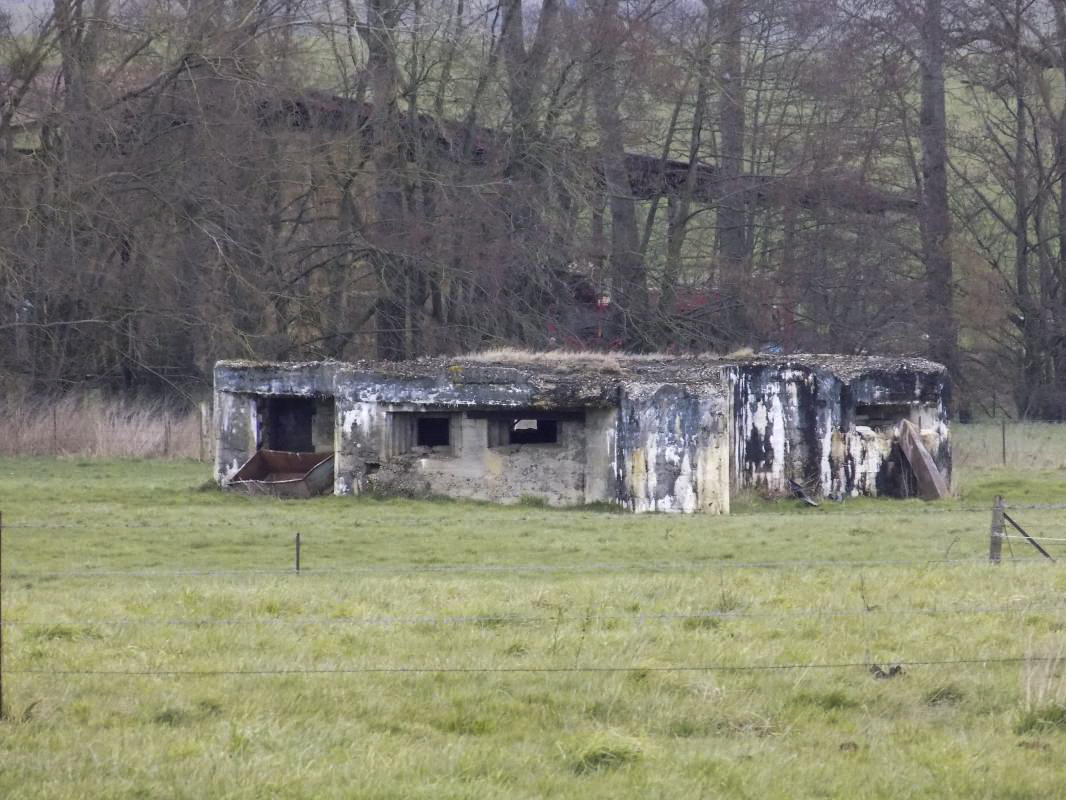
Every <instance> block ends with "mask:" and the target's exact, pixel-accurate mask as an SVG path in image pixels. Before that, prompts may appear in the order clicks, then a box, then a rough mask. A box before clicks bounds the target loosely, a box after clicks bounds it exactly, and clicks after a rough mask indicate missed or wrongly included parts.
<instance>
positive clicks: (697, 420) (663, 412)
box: [617, 383, 730, 514]
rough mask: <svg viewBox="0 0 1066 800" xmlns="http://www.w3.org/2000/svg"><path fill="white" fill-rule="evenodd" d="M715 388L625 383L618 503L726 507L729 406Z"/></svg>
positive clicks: (645, 507)
mask: <svg viewBox="0 0 1066 800" xmlns="http://www.w3.org/2000/svg"><path fill="white" fill-rule="evenodd" d="M716 389H717V387H716V386H712V385H705V386H701V387H698V388H693V387H680V386H671V385H658V384H637V383H630V384H626V385H625V387H624V392H623V396H622V401H621V410H620V420H619V426H618V427H619V431H618V451H617V452H618V457H617V464H618V479H617V480H618V486H619V489H620V499H621V501H622V503H623V504H624V505H626V507H628V508H629V509H631V510H633V511H682V512H690V513H691V512H694V511H703V512H709V513H716V514H728V513H729V417H730V405H729V398H728V394H726V393H725V392H722V391H720V390H716Z"/></svg>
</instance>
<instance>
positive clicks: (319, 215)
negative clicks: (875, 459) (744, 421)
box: [0, 0, 1066, 419]
mask: <svg viewBox="0 0 1066 800" xmlns="http://www.w3.org/2000/svg"><path fill="white" fill-rule="evenodd" d="M3 7H4V4H2V3H0V9H2V8H3ZM1064 86H1066V0H703V2H698V0H539V2H537V1H536V0H524V1H523V0H499V2H489V1H488V0H40V2H38V3H36V4H33V3H30V4H29V5H27V6H22V5H20V6H19V7H18V8H17V9H16V8H14V7H13V6H12V7H11V8H9V10H8V11H7V12H3V11H0V387H2V390H3V391H4V392H5V393H6V394H7V395H8V396H9V397H11V396H13V395H19V396H24V395H26V394H32V393H39V392H62V391H70V390H76V389H88V388H93V389H97V388H99V389H105V390H108V391H119V392H126V393H153V394H159V393H163V394H170V395H174V396H181V397H188V398H191V397H195V396H198V395H201V394H202V393H203V392H204V389H205V387H206V386H207V385H208V384H209V382H210V369H211V365H212V363H213V361H214V360H215V359H217V358H234V357H241V358H244V357H247V358H265V359H311V358H316V359H317V358H341V359H348V360H355V359H362V358H386V359H399V358H406V357H413V356H417V355H422V354H433V353H456V352H464V351H469V350H474V349H480V348H484V347H489V346H494V345H500V344H518V345H524V346H528V347H534V348H549V349H550V348H583V349H629V350H636V351H651V350H656V349H659V350H667V351H672V352H686V351H718V352H729V351H732V350H735V349H737V348H743V347H750V348H752V349H754V350H769V351H771V352H782V353H788V352H794V351H815V352H845V353H901V354H903V353H905V354H918V355H925V356H929V357H931V358H934V359H936V360H939V361H941V362H943V363H945V364H946V365H947V366H948V367H949V369H950V370H951V372H952V374H953V376H954V379H955V384H956V393H955V397H956V403H957V409H958V411H959V412H960V413H962V414H968V413H974V414H980V413H988V412H991V411H992V410H993V409H994V408H995V407H996V406H999V407H1000V408H1003V409H1007V410H1009V412H1010V413H1012V414H1020V415H1025V416H1029V417H1035V418H1046V419H1062V418H1063V417H1064V416H1066V203H1064V202H1063V186H1064V182H1066V109H1064V103H1063V97H1064V94H1066V92H1064Z"/></svg>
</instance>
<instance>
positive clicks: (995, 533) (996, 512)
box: [988, 494, 1004, 564]
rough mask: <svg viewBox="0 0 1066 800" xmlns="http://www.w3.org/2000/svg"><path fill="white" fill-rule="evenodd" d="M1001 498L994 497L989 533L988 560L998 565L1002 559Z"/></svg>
mask: <svg viewBox="0 0 1066 800" xmlns="http://www.w3.org/2000/svg"><path fill="white" fill-rule="evenodd" d="M1003 531H1004V528H1003V497H1002V496H1001V495H998V494H997V495H996V500H995V502H994V503H993V504H992V528H991V531H990V532H989V542H988V560H989V561H990V562H992V563H993V564H998V563H999V562H1000V560H1001V559H1002V557H1003V536H1004V533H1003Z"/></svg>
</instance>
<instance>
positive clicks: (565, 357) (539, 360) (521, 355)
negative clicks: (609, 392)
mask: <svg viewBox="0 0 1066 800" xmlns="http://www.w3.org/2000/svg"><path fill="white" fill-rule="evenodd" d="M460 360H462V361H474V362H483V363H486V364H510V365H514V366H527V365H535V366H541V367H547V368H550V369H582V370H596V371H598V372H613V373H620V372H621V371H622V365H621V362H619V360H618V356H617V354H615V353H601V352H598V351H595V350H545V351H535V350H521V349H519V348H516V347H499V348H495V349H492V350H483V351H481V352H480V353H468V354H467V355H464V356H461V357H460Z"/></svg>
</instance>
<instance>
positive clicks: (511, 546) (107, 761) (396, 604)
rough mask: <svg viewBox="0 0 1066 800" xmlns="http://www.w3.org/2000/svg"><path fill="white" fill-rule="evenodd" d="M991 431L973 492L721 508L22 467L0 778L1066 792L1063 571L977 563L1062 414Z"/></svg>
mask: <svg viewBox="0 0 1066 800" xmlns="http://www.w3.org/2000/svg"><path fill="white" fill-rule="evenodd" d="M1034 435H1037V436H1042V437H1045V438H1047V437H1053V436H1055V435H1058V434H1057V430H1055V431H1052V430H1048V431H1044V432H1042V433H1038V434H1034ZM985 436H986V434H985V433H983V432H980V435H976V434H974V435H973V436H972V438H971V440H970V441H969V442H967V440H966V439H965V438H964V437H962V436H960V440H959V445H958V447H959V451H958V452H959V459H958V461H959V464H960V469H959V471H958V475H957V481H956V482H957V487H958V489H959V490H960V492H961V496H962V499H961V500H954V501H950V502H944V503H938V504H932V505H929V504H922V503H919V502H917V501H905V502H901V501H870V500H866V501H849V502H847V503H845V504H843V505H837V504H829V505H827V506H823V507H821V508H818V509H810V510H805V509H801V508H798V507H796V506H794V505H792V504H791V503H779V504H768V503H765V502H762V501H757V500H753V501H750V502H747V503H741V504H739V505H740V513H737V514H735V515H733V516H731V517H727V518H709V517H685V518H681V517H677V516H667V515H642V516H628V515H623V514H614V513H608V512H604V511H594V510H572V511H571V510H567V511H556V510H550V509H545V508H541V507H537V506H519V507H511V508H499V507H494V506H488V505H481V504H473V503H454V502H414V501H399V500H388V501H382V500H374V499H366V498H360V499H351V498H332V497H328V498H320V499H316V500H313V501H309V502H282V501H276V500H271V499H264V498H258V499H249V498H243V497H237V496H229V495H225V494H223V493H220V492H218V491H216V490H213V489H211V488H210V487H209V486H208V487H205V485H204V484H205V482H206V481H207V478H208V470H207V469H206V468H205V467H204V466H202V465H199V464H196V463H192V462H181V461H124V462H122V461H119V462H109V461H76V460H52V459H22V460H14V459H8V460H0V512H2V513H3V521H4V535H3V587H2V590H3V614H4V621H5V625H4V628H3V634H4V695H5V700H6V708H7V712H8V719H7V720H6V721H4V722H2V723H0V797H4V798H19V797H59V798H62V797H86V796H93V797H109V798H110V797H146V798H147V797H152V798H155V797H190V798H193V797H196V798H201V797H234V798H237V797H240V798H245V797H247V798H253V797H255V798H258V797H309V798H310V797H315V798H317V797H367V798H370V797H374V798H384V797H396V798H399V797H433V798H450V797H471V798H473V797H478V798H481V797H543V796H554V797H604V798H607V797H610V798H615V797H642V798H643V797H670V798H674V797H752V798H764V797H766V798H774V797H781V798H785V797H903V796H906V797H938V798H939V797H949V796H953V797H989V798H993V797H995V798H1003V797H1013V798H1022V797H1034V798H1035V797H1040V798H1047V797H1054V796H1062V794H1063V792H1064V791H1066V768H1064V767H1063V764H1064V763H1066V632H1064V631H1066V572H1064V570H1063V567H1062V566H1061V565H1060V564H1050V563H1048V562H1045V561H1043V560H1041V559H1035V558H1033V557H1034V556H1035V555H1036V553H1035V551H1033V550H1032V549H1031V548H1030V547H1029V546H1028V545H1026V544H1025V543H1024V542H1021V541H1019V540H1011V546H1012V548H1013V556H1014V559H1015V560H1012V556H1011V550H1009V549H1007V548H1005V551H1004V556H1005V562H1004V563H1003V564H1002V565H1000V566H998V567H993V566H990V565H988V564H986V563H983V561H982V559H983V558H984V557H985V556H986V555H987V551H988V533H987V532H988V525H989V512H988V507H989V505H990V501H991V498H992V497H993V496H994V495H995V494H997V493H1003V494H1005V495H1006V496H1007V498H1008V501H1009V502H1012V503H1014V504H1015V505H1032V504H1045V503H1060V502H1063V501H1066V470H1064V469H1061V468H1060V464H1059V463H1058V462H1059V455H1058V454H1059V453H1066V440H1063V441H1062V442H1060V443H1059V445H1058V446H1057V447H1056V446H1055V445H1054V443H1048V444H1047V446H1046V447H1044V449H1043V450H1040V451H1039V452H1041V453H1043V454H1044V455H1042V456H1040V457H1039V458H1037V457H1035V456H1034V457H1033V458H1032V459H1031V460H1030V463H1028V464H1027V466H1026V468H1025V469H1021V468H1016V469H1013V470H1011V471H1009V472H1008V471H1003V470H1001V469H996V468H994V467H993V466H992V465H993V464H994V463H995V460H994V458H992V456H990V455H988V452H989V450H990V446H989V445H988V444H987V443H986V442H985V441H984V439H983V438H981V437H985ZM988 436H992V434H988ZM986 438H987V437H986ZM967 446H969V450H968V449H967ZM1031 450H1032V449H1031ZM1026 452H1029V451H1026ZM1033 452H1036V450H1033ZM996 455H998V452H997V453H996ZM1063 461H1066V458H1063ZM1012 514H1013V515H1014V516H1015V517H1016V519H1018V521H1019V522H1021V523H1022V524H1023V525H1025V526H1026V527H1027V529H1029V530H1030V532H1031V533H1033V534H1034V535H1039V536H1043V537H1050V538H1063V539H1066V511H1064V510H1061V509H1040V508H1029V509H1025V508H1018V509H1016V511H1014V512H1012ZM296 531H299V532H300V533H301V539H302V545H303V547H302V553H301V555H302V570H301V573H300V574H299V575H297V574H296V573H295V571H294V569H293V561H294V546H293V545H294V542H293V539H294V535H295V532H296ZM1045 544H1046V546H1047V547H1048V548H1049V549H1050V550H1051V552H1052V554H1053V555H1058V554H1062V555H1063V556H1064V557H1066V542H1061V543H1060V542H1054V541H1049V542H1046V543H1045ZM897 662H902V663H903V672H902V674H900V675H897V676H895V677H892V678H889V679H878V678H876V677H875V676H874V675H873V674H872V673H871V669H870V665H872V664H878V665H881V666H882V667H884V668H887V667H888V666H889V665H891V664H894V663H897ZM918 662H925V663H918ZM930 662H933V663H930ZM935 662H963V663H935Z"/></svg>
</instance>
